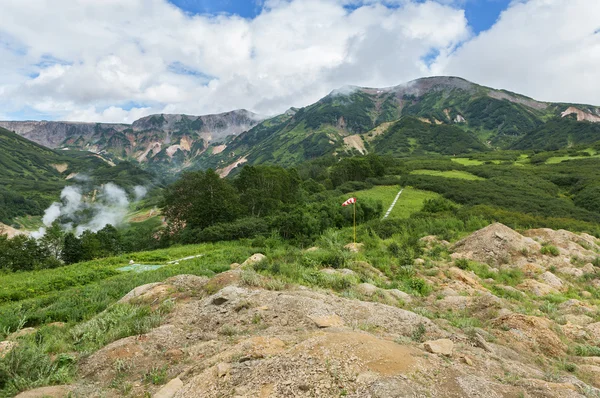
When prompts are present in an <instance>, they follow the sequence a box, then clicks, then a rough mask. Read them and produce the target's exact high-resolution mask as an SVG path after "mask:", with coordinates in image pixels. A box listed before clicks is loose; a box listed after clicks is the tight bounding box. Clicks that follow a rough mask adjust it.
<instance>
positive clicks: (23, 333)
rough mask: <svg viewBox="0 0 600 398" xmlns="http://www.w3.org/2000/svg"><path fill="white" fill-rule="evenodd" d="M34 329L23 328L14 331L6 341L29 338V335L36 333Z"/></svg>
mask: <svg viewBox="0 0 600 398" xmlns="http://www.w3.org/2000/svg"><path fill="white" fill-rule="evenodd" d="M36 330H37V329H36V328H23V329H21V330H19V331H16V332H14V333H12V334H11V335H9V336H8V337H7V340H16V339H18V338H19V337H23V336H29V335H30V334H34V333H35V332H36Z"/></svg>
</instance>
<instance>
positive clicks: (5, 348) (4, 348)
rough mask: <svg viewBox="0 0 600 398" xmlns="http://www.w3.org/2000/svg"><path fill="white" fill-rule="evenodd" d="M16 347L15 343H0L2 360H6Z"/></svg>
mask: <svg viewBox="0 0 600 398" xmlns="http://www.w3.org/2000/svg"><path fill="white" fill-rule="evenodd" d="M16 345H17V343H15V342H14V341H0V358H4V357H5V356H6V355H7V354H8V353H9V352H10V351H12V349H13V348H15V346H16Z"/></svg>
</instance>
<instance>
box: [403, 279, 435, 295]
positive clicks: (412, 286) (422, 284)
mask: <svg viewBox="0 0 600 398" xmlns="http://www.w3.org/2000/svg"><path fill="white" fill-rule="evenodd" d="M406 286H407V287H408V289H409V290H411V291H412V292H413V293H415V294H418V295H420V296H427V295H428V294H429V293H431V286H430V285H429V284H428V283H427V282H426V281H425V280H424V279H421V278H411V279H409V280H408V281H407V282H406Z"/></svg>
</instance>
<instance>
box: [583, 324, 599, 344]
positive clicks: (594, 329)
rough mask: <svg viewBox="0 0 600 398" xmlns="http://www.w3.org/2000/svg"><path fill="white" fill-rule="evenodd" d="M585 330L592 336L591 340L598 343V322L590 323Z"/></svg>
mask: <svg viewBox="0 0 600 398" xmlns="http://www.w3.org/2000/svg"><path fill="white" fill-rule="evenodd" d="M585 329H586V330H587V331H588V333H589V334H590V336H592V340H594V341H600V322H596V323H590V324H589V325H587V326H586V327H585Z"/></svg>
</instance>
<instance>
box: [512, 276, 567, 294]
mask: <svg viewBox="0 0 600 398" xmlns="http://www.w3.org/2000/svg"><path fill="white" fill-rule="evenodd" d="M517 289H520V290H526V291H528V292H530V293H531V294H533V295H534V296H538V297H542V296H546V295H548V294H558V290H556V289H555V288H553V287H552V286H550V285H546V284H545V283H541V282H538V281H534V280H533V279H525V280H524V281H523V282H522V283H521V284H520V285H518V286H517Z"/></svg>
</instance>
